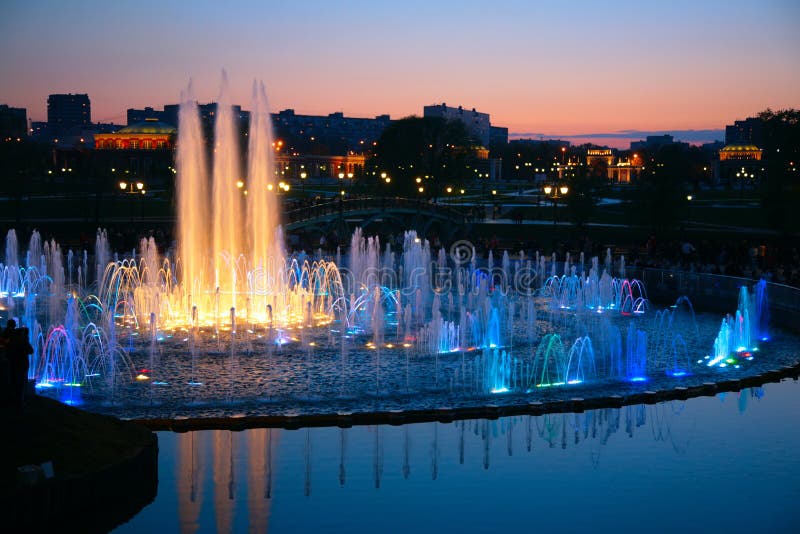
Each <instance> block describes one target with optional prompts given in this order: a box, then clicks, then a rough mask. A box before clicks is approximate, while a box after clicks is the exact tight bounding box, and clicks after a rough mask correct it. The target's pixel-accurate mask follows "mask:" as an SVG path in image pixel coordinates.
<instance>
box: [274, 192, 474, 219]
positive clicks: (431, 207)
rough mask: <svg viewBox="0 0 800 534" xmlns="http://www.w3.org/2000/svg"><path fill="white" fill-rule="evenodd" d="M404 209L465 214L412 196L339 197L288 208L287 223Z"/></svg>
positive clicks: (456, 216)
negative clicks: (356, 213) (363, 212)
mask: <svg viewBox="0 0 800 534" xmlns="http://www.w3.org/2000/svg"><path fill="white" fill-rule="evenodd" d="M397 209H402V210H405V211H420V212H425V213H435V214H437V215H439V216H441V217H443V218H447V219H449V220H452V221H454V222H457V221H463V220H464V214H463V213H462V212H461V211H459V210H456V209H454V208H452V207H450V206H443V205H440V204H431V203H430V202H426V201H423V200H422V199H419V200H417V199H411V198H386V197H362V198H346V199H338V200H334V201H331V202H323V203H321V204H314V205H309V206H303V207H300V208H295V209H291V210H288V211H287V212H286V214H285V215H286V223H289V224H291V223H295V222H300V221H306V220H310V219H316V218H319V217H325V216H328V215H338V214H340V213H341V214H345V213H350V212H354V211H392V210H397Z"/></svg>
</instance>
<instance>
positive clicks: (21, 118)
mask: <svg viewBox="0 0 800 534" xmlns="http://www.w3.org/2000/svg"><path fill="white" fill-rule="evenodd" d="M27 135H28V112H27V110H26V109H25V108H11V107H8V106H7V105H5V104H2V105H0V140H2V139H16V138H23V137H26V136H27Z"/></svg>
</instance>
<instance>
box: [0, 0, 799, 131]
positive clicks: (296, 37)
mask: <svg viewBox="0 0 800 534" xmlns="http://www.w3.org/2000/svg"><path fill="white" fill-rule="evenodd" d="M799 6H800V3H798V2H796V1H794V0H768V1H764V2H744V1H707V2H694V1H686V0H675V1H670V2H641V1H638V2H613V1H607V2H594V1H580V0H574V1H571V2H569V3H566V4H565V3H563V2H555V1H552V2H548V1H539V2H531V1H500V2H491V3H487V2H474V1H469V0H464V1H460V2H445V1H443V2H422V1H416V0H409V1H405V2H402V3H396V2H385V3H381V2H360V1H347V2H325V1H316V0H313V1H312V0H307V1H305V2H282V3H273V2H256V1H253V2H248V1H242V2H236V3H233V4H232V5H230V6H227V5H223V3H221V2H210V1H209V2H206V1H204V0H203V1H201V0H197V1H195V2H191V3H184V2H166V3H161V2H155V1H151V0H143V1H138V2H88V1H85V2H60V1H55V0H52V1H44V0H43V1H39V2H23V1H20V0H12V1H11V2H10V3H6V4H5V7H4V16H3V19H2V22H0V47H2V50H4V55H3V59H2V60H0V103H5V104H8V105H10V106H14V107H25V108H27V109H28V116H29V117H30V118H32V119H33V120H45V119H46V100H47V95H48V94H50V93H61V92H73V93H88V94H89V97H90V99H91V103H92V120H93V121H96V122H116V123H124V122H125V116H126V110H127V108H142V107H145V106H152V107H155V108H160V107H161V106H163V105H164V104H170V103H176V102H178V101H179V100H180V91H181V90H182V89H183V88H185V87H186V86H187V83H188V80H189V79H190V78H192V79H193V81H194V88H195V93H196V94H197V97H198V99H199V100H200V101H201V102H209V101H213V100H215V99H216V97H217V93H218V90H219V85H220V72H221V70H222V69H223V68H225V69H226V70H227V72H228V76H229V78H230V87H231V89H232V92H233V101H234V102H236V103H239V104H241V105H242V106H243V107H244V108H246V109H247V108H249V107H250V88H251V84H252V80H253V79H260V80H263V81H264V82H265V83H266V85H267V92H268V96H269V98H270V105H271V108H272V110H273V111H278V110H281V109H285V108H294V109H295V110H296V111H297V113H303V114H328V113H332V112H336V111H342V112H344V113H345V115H348V116H356V117H359V116H360V117H371V116H375V115H379V114H384V113H388V114H390V115H391V116H392V118H400V117H403V116H407V115H412V114H418V115H421V114H422V108H423V106H425V105H430V104H434V103H441V102H446V103H447V104H448V105H451V106H458V105H462V106H464V107H465V108H468V109H471V108H473V107H474V108H477V109H478V110H479V111H483V112H486V113H489V114H490V115H491V121H492V124H494V125H498V126H506V127H508V128H509V132H510V133H511V134H517V135H518V136H520V135H521V136H534V137H538V136H539V135H544V136H548V137H549V136H558V135H570V134H572V135H576V134H593V133H601V132H618V131H620V130H627V129H635V130H641V131H662V130H665V131H671V130H689V129H714V130H719V129H722V128H724V125H725V124H729V123H731V122H732V121H733V120H736V119H743V118H745V117H747V116H749V115H753V114H755V113H757V112H759V111H761V110H763V109H765V108H767V107H772V108H786V107H796V108H797V107H800V61H798V51H800V32H796V31H795V28H794V24H795V23H796V21H797V20H800V7H799ZM676 137H680V136H679V135H677V136H676Z"/></svg>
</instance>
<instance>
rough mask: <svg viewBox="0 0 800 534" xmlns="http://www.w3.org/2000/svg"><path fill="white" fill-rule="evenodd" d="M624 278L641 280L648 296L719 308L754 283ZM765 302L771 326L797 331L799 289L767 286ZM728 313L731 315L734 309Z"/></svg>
mask: <svg viewBox="0 0 800 534" xmlns="http://www.w3.org/2000/svg"><path fill="white" fill-rule="evenodd" d="M627 274H628V276H629V277H634V278H639V279H640V280H642V281H643V282H644V283H645V287H646V288H647V292H648V295H649V294H653V295H671V296H675V295H677V296H680V295H686V296H688V297H689V299H695V300H696V299H698V298H699V299H702V300H703V301H704V302H705V303H706V304H708V303H713V302H714V301H718V303H719V304H720V305H725V304H726V303H730V302H733V303H734V304H735V303H736V302H737V299H738V295H739V288H741V287H742V286H748V287H752V286H754V285H755V284H756V283H757V281H756V280H752V279H750V278H738V277H735V276H723V275H718V274H704V273H692V272H687V271H673V270H668V269H650V268H647V269H643V270H641V271H638V272H637V271H633V270H628V273H627ZM767 298H768V302H769V309H770V315H771V317H772V319H773V320H774V321H775V322H777V323H779V324H781V325H782V326H785V327H788V328H790V329H792V330H799V329H800V288H796V287H792V286H787V285H783V284H775V283H772V282H768V283H767ZM730 311H735V308H734V309H733V310H730Z"/></svg>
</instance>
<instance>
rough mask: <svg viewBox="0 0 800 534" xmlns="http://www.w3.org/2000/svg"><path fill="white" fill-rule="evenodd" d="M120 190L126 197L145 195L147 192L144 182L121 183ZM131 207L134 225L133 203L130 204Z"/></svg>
mask: <svg viewBox="0 0 800 534" xmlns="http://www.w3.org/2000/svg"><path fill="white" fill-rule="evenodd" d="M118 185H119V189H120V191H122V194H124V195H144V194H145V193H147V191H146V190H145V188H144V183H143V182H123V181H120V182H119V184H118ZM130 205H131V223H133V209H134V205H133V201H131V202H130Z"/></svg>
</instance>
